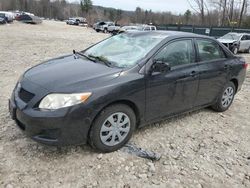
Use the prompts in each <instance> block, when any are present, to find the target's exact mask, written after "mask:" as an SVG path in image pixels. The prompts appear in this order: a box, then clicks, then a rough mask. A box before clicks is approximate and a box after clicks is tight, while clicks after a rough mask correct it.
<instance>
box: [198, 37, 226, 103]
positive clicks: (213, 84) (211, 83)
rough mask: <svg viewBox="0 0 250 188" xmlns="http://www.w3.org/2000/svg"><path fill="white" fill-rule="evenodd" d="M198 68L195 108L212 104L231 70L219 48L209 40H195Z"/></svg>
mask: <svg viewBox="0 0 250 188" xmlns="http://www.w3.org/2000/svg"><path fill="white" fill-rule="evenodd" d="M196 49H197V53H198V63H197V64H198V68H199V77H200V78H199V90H198V94H197V97H196V101H195V106H202V105H207V104H211V103H212V102H214V101H215V100H216V98H217V96H218V94H219V93H220V92H221V90H222V88H223V87H224V85H225V84H226V82H227V79H228V77H229V71H230V69H231V65H230V61H228V59H227V58H226V54H225V53H224V51H223V49H222V48H221V46H220V45H219V44H218V43H217V42H215V41H214V40H210V39H196Z"/></svg>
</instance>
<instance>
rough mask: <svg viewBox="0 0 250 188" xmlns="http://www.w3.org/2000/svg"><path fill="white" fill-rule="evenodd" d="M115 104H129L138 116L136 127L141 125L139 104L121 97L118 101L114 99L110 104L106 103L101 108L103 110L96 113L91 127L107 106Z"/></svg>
mask: <svg viewBox="0 0 250 188" xmlns="http://www.w3.org/2000/svg"><path fill="white" fill-rule="evenodd" d="M115 104H124V105H127V106H129V107H130V108H131V109H132V110H133V112H134V113H135V117H136V128H137V127H138V126H139V124H140V111H139V108H138V107H137V105H136V104H135V103H134V102H132V101H131V100H127V99H121V100H116V101H112V102H110V103H108V104H106V105H105V106H104V107H102V108H101V110H99V112H98V113H97V114H96V115H95V117H94V118H93V121H92V123H91V125H90V129H91V127H92V124H93V122H94V121H95V120H96V118H97V117H98V115H99V114H100V113H101V112H102V111H103V110H104V109H105V108H107V107H109V106H111V105H115ZM90 129H89V131H88V135H89V132H90Z"/></svg>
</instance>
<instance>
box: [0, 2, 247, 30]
mask: <svg viewBox="0 0 250 188" xmlns="http://www.w3.org/2000/svg"><path fill="white" fill-rule="evenodd" d="M187 1H188V3H189V5H190V9H188V10H187V11H186V12H184V13H182V14H173V13H172V12H171V11H165V12H154V11H152V10H144V9H142V8H140V7H136V9H135V11H124V10H120V9H114V8H105V7H101V6H93V3H92V1H91V0H80V1H78V2H77V3H69V2H67V1H66V0H1V1H0V10H20V11H25V12H31V13H34V14H35V15H37V16H40V17H44V18H50V19H58V20H65V19H68V18H69V17H76V16H81V17H86V18H87V20H88V22H89V23H90V24H93V23H94V22H96V21H101V20H110V21H115V22H117V23H119V24H122V25H126V24H129V23H142V24H149V23H152V24H156V25H164V24H183V25H184V24H185V25H206V26H233V27H250V15H249V14H248V8H250V7H249V5H250V4H249V0H187Z"/></svg>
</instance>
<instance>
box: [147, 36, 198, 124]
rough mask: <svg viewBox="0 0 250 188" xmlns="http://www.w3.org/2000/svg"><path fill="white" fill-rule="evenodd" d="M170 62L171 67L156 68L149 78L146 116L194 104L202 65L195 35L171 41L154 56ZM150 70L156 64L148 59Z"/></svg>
mask: <svg viewBox="0 0 250 188" xmlns="http://www.w3.org/2000/svg"><path fill="white" fill-rule="evenodd" d="M152 62H166V63H168V64H169V65H170V67H171V70H170V71H168V72H164V73H160V72H152V73H151V74H149V75H148V76H147V79H146V85H147V87H146V117H147V120H148V121H150V120H153V119H156V118H159V117H164V116H168V115H172V114H176V113H178V112H182V111H186V110H188V109H190V108H192V106H193V103H194V100H195V97H196V94H197V91H198V82H199V77H198V68H197V64H196V62H195V51H194V44H193V40H192V39H189V38H187V39H180V40H175V41H172V42H170V43H168V44H167V45H166V46H165V47H164V48H163V49H162V50H160V52H159V53H158V54H157V55H156V56H155V57H154V58H153V59H152ZM146 66H149V67H147V69H148V70H150V69H151V67H152V64H150V63H147V65H146Z"/></svg>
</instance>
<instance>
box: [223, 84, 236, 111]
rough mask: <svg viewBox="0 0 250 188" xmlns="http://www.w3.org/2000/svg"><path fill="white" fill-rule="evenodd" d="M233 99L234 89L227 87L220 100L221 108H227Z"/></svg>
mask: <svg viewBox="0 0 250 188" xmlns="http://www.w3.org/2000/svg"><path fill="white" fill-rule="evenodd" d="M233 97H234V89H233V88H232V87H228V88H227V89H226V90H225V91H224V93H223V96H222V99H221V104H222V106H223V107H224V108H227V107H228V106H229V105H230V104H231V102H232V100H233Z"/></svg>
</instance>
